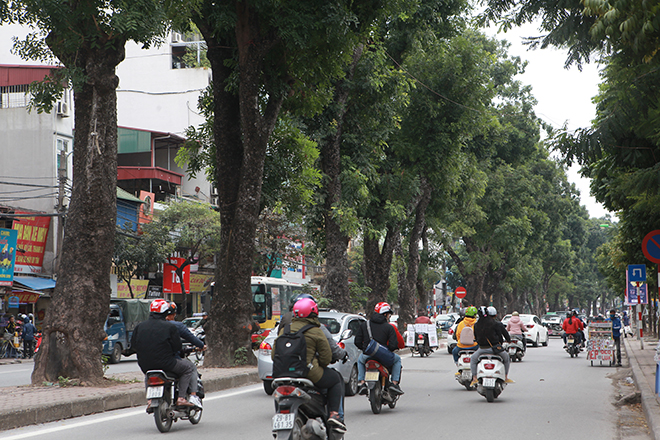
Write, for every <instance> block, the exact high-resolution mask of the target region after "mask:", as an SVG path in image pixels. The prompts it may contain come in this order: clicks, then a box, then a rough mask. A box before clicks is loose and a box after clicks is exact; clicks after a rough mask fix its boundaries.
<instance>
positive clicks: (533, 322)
mask: <svg viewBox="0 0 660 440" xmlns="http://www.w3.org/2000/svg"><path fill="white" fill-rule="evenodd" d="M509 319H511V315H506V316H505V317H504V318H502V323H503V324H504V325H506V323H507V322H509ZM520 319H521V320H522V322H523V324H525V327H527V331H526V332H525V339H526V340H527V341H529V343H530V344H532V345H533V346H534V347H538V346H539V344H542V345H543V346H544V347H547V346H548V340H549V339H550V337H549V336H548V329H547V328H545V326H544V325H543V323H542V322H541V319H540V318H539V317H538V316H536V315H528V314H522V313H521V314H520Z"/></svg>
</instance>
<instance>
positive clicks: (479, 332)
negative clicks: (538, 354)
mask: <svg viewBox="0 0 660 440" xmlns="http://www.w3.org/2000/svg"><path fill="white" fill-rule="evenodd" d="M496 315H497V310H496V309H495V307H493V306H490V307H488V308H486V307H482V308H481V313H480V317H479V320H478V321H477V322H476V323H475V324H474V337H475V338H476V340H477V343H478V344H479V349H478V350H477V351H476V352H475V353H474V354H473V355H472V360H471V362H470V370H472V382H471V383H470V385H471V386H475V385H476V384H477V383H478V382H479V381H478V379H477V366H478V364H479V356H481V355H482V354H493V346H494V345H497V344H501V343H502V342H504V340H506V341H507V342H511V336H509V332H507V331H506V327H504V324H502V322H500V321H498V320H496V319H495V316H496ZM466 319H467V318H466ZM497 355H498V356H499V357H501V358H502V362H503V363H504V373H505V375H506V383H513V380H511V379H509V367H510V366H511V358H510V357H509V353H507V352H506V351H502V352H499V353H498V354H497Z"/></svg>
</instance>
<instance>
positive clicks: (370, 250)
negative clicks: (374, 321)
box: [363, 226, 399, 313]
mask: <svg viewBox="0 0 660 440" xmlns="http://www.w3.org/2000/svg"><path fill="white" fill-rule="evenodd" d="M398 236H399V229H398V227H397V228H394V227H393V226H388V228H387V234H386V235H385V241H384V243H383V248H382V250H380V249H379V243H378V240H377V239H375V238H369V237H366V236H365V238H364V245H363V246H364V263H363V264H364V270H363V272H364V284H365V286H367V287H369V288H371V291H370V292H369V296H368V299H367V312H368V313H369V312H370V311H371V310H373V309H374V307H375V306H376V304H378V303H379V302H381V301H387V292H388V291H389V290H390V270H391V268H392V258H393V256H394V246H395V244H396V242H397V237H398Z"/></svg>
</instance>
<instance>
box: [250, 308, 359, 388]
mask: <svg viewBox="0 0 660 440" xmlns="http://www.w3.org/2000/svg"><path fill="white" fill-rule="evenodd" d="M319 321H321V324H323V325H325V326H326V327H327V329H328V330H330V333H332V336H333V338H334V339H335V341H337V342H339V339H340V338H341V337H342V335H345V333H344V332H345V331H346V330H351V335H350V337H348V338H346V339H344V340H343V341H341V342H339V344H340V345H341V344H343V345H344V347H343V348H344V349H345V350H346V351H347V352H348V359H349V360H348V362H346V363H342V362H341V361H340V362H335V363H334V364H330V368H334V369H335V370H337V371H339V372H340V373H341V375H342V377H343V378H344V384H345V386H346V395H347V396H353V395H355V394H356V393H357V388H358V379H357V378H358V371H357V359H358V356H360V354H361V353H362V352H361V351H360V350H359V349H358V348H357V347H356V346H355V332H356V331H357V329H358V328H359V326H360V323H362V322H365V321H366V319H365V318H364V317H363V316H360V315H355V314H352V313H343V312H338V311H336V310H321V311H319ZM276 337H277V327H275V329H273V331H271V332H270V334H269V335H268V336H267V337H266V338H265V339H264V340H263V341H261V344H260V345H259V350H257V372H258V374H259V379H261V380H262V382H263V385H264V391H265V392H266V394H268V395H271V394H273V391H274V390H273V360H272V359H271V351H272V349H273V344H274V342H275V338H276Z"/></svg>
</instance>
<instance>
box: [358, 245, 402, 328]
mask: <svg viewBox="0 0 660 440" xmlns="http://www.w3.org/2000/svg"><path fill="white" fill-rule="evenodd" d="M394 252H395V253H396V256H397V258H398V259H400V260H401V261H405V255H404V253H403V246H402V245H401V235H400V234H399V235H398V236H397V240H396V243H395V245H394ZM396 279H397V291H398V302H399V320H398V322H397V326H398V327H399V332H401V334H403V332H404V331H406V326H407V325H408V324H412V323H413V322H414V316H413V313H412V310H413V308H414V303H413V297H412V294H411V291H410V289H406V266H405V265H404V264H402V265H401V266H400V267H399V269H398V271H397V278H396ZM372 312H373V309H372V310H367V315H368V316H369V315H370V314H371V313H372Z"/></svg>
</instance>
